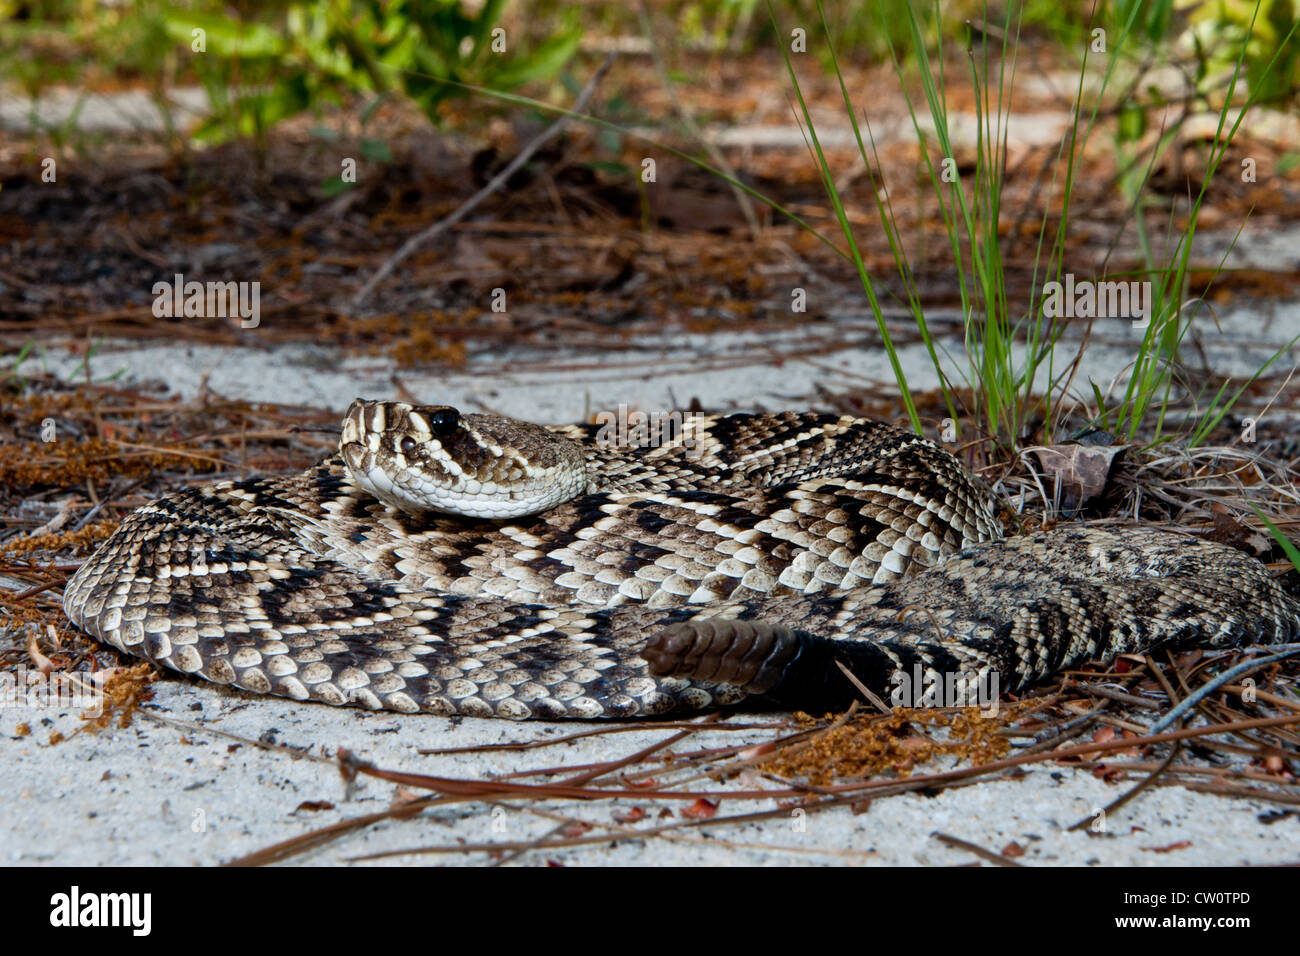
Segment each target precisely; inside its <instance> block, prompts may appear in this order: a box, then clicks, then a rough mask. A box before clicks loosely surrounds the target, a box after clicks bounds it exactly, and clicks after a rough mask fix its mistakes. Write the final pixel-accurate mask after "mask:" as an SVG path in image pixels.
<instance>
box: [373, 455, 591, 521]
mask: <svg viewBox="0 0 1300 956" xmlns="http://www.w3.org/2000/svg"><path fill="white" fill-rule="evenodd" d="M352 473H353V477H354V478H355V479H356V482H357V484H358V485H360V486H361V488H362V489H363V490H365V491H366V492H368V493H369V494H371V495H374V496H375V497H376V498H378V499H379V500H380V501H382V502H383V503H384V504H386V505H389V506H391V507H393V508H397V509H399V510H401V511H405V512H407V513H408V514H413V515H426V514H429V513H430V512H439V513H441V514H449V515H461V516H463V517H466V518H520V517H523V516H525V515H533V514H539V513H540V512H543V511H549V510H550V509H551V508H554V507H555V506H556V505H558V504H561V503H563V502H565V501H568V500H569V499H570V498H573V497H574V496H576V495H577V494H579V493H580V492H581V491H582V490H583V487H584V486H585V484H586V482H585V479H584V478H583V477H582V476H562V477H560V476H553V477H551V478H550V479H549V480H547V481H543V480H540V479H535V480H533V481H530V482H528V483H527V485H526V486H521V487H519V488H516V489H514V490H513V491H510V490H507V489H505V488H501V487H499V486H497V485H493V484H483V483H481V482H478V481H475V480H474V479H472V478H470V479H467V478H464V477H462V478H459V479H458V480H457V481H456V482H455V484H453V485H437V484H434V483H433V482H429V481H423V480H421V479H420V478H419V477H418V476H414V477H411V476H408V479H409V484H407V485H405V486H398V485H396V484H394V483H393V481H392V479H391V478H390V477H389V475H388V474H387V473H386V472H384V471H383V469H381V468H377V467H371V468H367V469H365V470H364V471H360V470H357V469H355V468H354V469H353V472H352Z"/></svg>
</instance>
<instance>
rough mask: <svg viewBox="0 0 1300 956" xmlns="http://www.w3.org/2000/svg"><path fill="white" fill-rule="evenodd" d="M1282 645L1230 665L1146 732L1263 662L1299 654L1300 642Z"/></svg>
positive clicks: (1170, 721) (1160, 727) (1161, 726)
mask: <svg viewBox="0 0 1300 956" xmlns="http://www.w3.org/2000/svg"><path fill="white" fill-rule="evenodd" d="M1282 646H1283V647H1285V648H1286V650H1284V651H1282V652H1281V653H1280V654H1270V655H1268V656H1267V657H1260V658H1257V659H1256V660H1253V661H1246V662H1245V663H1244V664H1238V665H1237V666H1236V667H1230V668H1228V669H1227V670H1226V671H1224V672H1223V673H1222V674H1220V675H1219V676H1218V677H1216V678H1214V680H1212V681H1209V682H1208V683H1205V684H1202V685H1201V687H1200V688H1198V689H1197V691H1196V692H1195V693H1193V694H1192V695H1190V696H1189V697H1188V698H1187V699H1186V700H1184V701H1183V702H1182V703H1180V704H1179V705H1178V706H1177V707H1175V708H1174V709H1173V710H1171V711H1169V713H1167V714H1165V715H1164V716H1163V717H1161V718H1160V719H1159V720H1157V721H1156V722H1155V723H1154V724H1152V725H1151V729H1150V730H1148V731H1147V733H1148V734H1151V735H1153V736H1154V735H1155V734H1158V733H1160V732H1161V731H1163V730H1164V729H1165V728H1166V727H1169V726H1170V725H1172V724H1173V722H1174V721H1175V720H1177V719H1178V718H1179V717H1181V716H1182V715H1183V714H1185V713H1187V711H1189V710H1191V709H1192V708H1193V707H1195V706H1196V705H1197V704H1198V703H1200V702H1201V701H1202V700H1204V699H1205V698H1206V697H1208V696H1209V695H1210V694H1212V693H1214V692H1215V691H1216V690H1218V689H1219V688H1220V687H1222V686H1223V685H1224V684H1227V683H1230V682H1231V681H1232V680H1234V679H1235V678H1237V677H1240V676H1241V675H1242V674H1248V673H1250V672H1251V671H1254V670H1259V668H1261V667H1263V666H1264V665H1265V664H1272V663H1273V662H1274V661H1280V660H1282V659H1284V658H1287V657H1294V656H1295V655H1296V654H1300V644H1283V645H1282Z"/></svg>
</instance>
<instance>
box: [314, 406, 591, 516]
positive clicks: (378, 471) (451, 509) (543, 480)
mask: <svg viewBox="0 0 1300 956" xmlns="http://www.w3.org/2000/svg"><path fill="white" fill-rule="evenodd" d="M339 454H340V456H342V458H343V462H344V464H345V465H346V466H347V469H348V471H349V472H350V473H351V475H352V479H353V481H354V482H355V483H356V484H357V485H358V486H359V487H360V488H361V489H362V490H364V491H366V492H367V493H369V494H371V495H373V496H374V497H375V498H378V499H379V500H380V501H382V502H383V503H384V504H386V505H390V506H392V507H394V508H398V509H400V510H402V511H405V512H408V513H410V514H415V515H423V514H428V513H430V512H441V513H443V514H452V515H464V516H466V517H471V518H514V517H520V516H522V515H530V514H537V513H539V512H542V511H547V510H549V509H551V508H553V507H555V506H556V505H557V504H560V503H561V502H564V501H568V500H569V499H570V498H573V497H575V496H576V495H578V494H581V493H582V492H584V491H585V490H586V487H587V473H586V463H585V458H584V456H583V452H582V449H581V448H580V447H579V446H578V445H576V444H575V443H573V442H571V441H569V440H567V439H565V438H562V437H561V436H559V435H556V434H554V433H553V432H551V431H548V430H547V429H545V428H543V427H542V426H540V425H532V424H529V423H527V422H520V421H516V420H514V419H510V418H502V417H500V416H497V415H462V414H461V413H460V412H459V411H457V410H456V409H454V408H452V407H450V406H448V405H409V404H407V403H405V402H374V401H367V400H365V399H357V400H356V401H354V402H353V403H352V405H351V407H350V408H349V409H348V413H347V416H346V417H345V418H344V419H343V434H342V436H341V438H340V439H339Z"/></svg>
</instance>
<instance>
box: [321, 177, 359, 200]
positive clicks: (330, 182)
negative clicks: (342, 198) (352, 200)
mask: <svg viewBox="0 0 1300 956" xmlns="http://www.w3.org/2000/svg"><path fill="white" fill-rule="evenodd" d="M354 186H356V183H345V182H344V181H343V180H342V179H340V178H339V177H338V176H333V177H331V178H329V179H327V180H325V181H324V182H322V183H321V184H320V191H321V192H322V193H323V194H324V195H325V196H329V197H332V196H337V195H338V194H339V193H344V192H347V191H348V190H349V189H352V188H353V187H354Z"/></svg>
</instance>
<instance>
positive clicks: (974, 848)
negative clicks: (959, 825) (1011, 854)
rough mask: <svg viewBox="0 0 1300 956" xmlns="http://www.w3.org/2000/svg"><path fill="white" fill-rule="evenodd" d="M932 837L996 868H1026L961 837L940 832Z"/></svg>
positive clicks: (932, 834)
mask: <svg viewBox="0 0 1300 956" xmlns="http://www.w3.org/2000/svg"><path fill="white" fill-rule="evenodd" d="M930 836H932V837H934V838H935V839H936V840H938V841H939V842H940V843H945V844H947V845H948V846H951V847H956V848H957V849H959V850H966V851H967V852H968V853H974V854H975V855H976V856H977V857H979V858H980V859H981V860H988V861H989V862H990V863H992V864H994V865H995V866H1024V864H1023V863H1017V862H1016V861H1015V860H1008V859H1007V858H1006V857H1004V856H1000V855H999V854H997V853H994V852H993V851H992V850H986V849H984V847H982V846H980V845H978V844H976V843H971V842H970V841H969V840H963V839H961V838H960V837H955V836H949V835H948V834H947V833H939V832H938V831H935V832H934V833H931V834H930Z"/></svg>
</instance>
